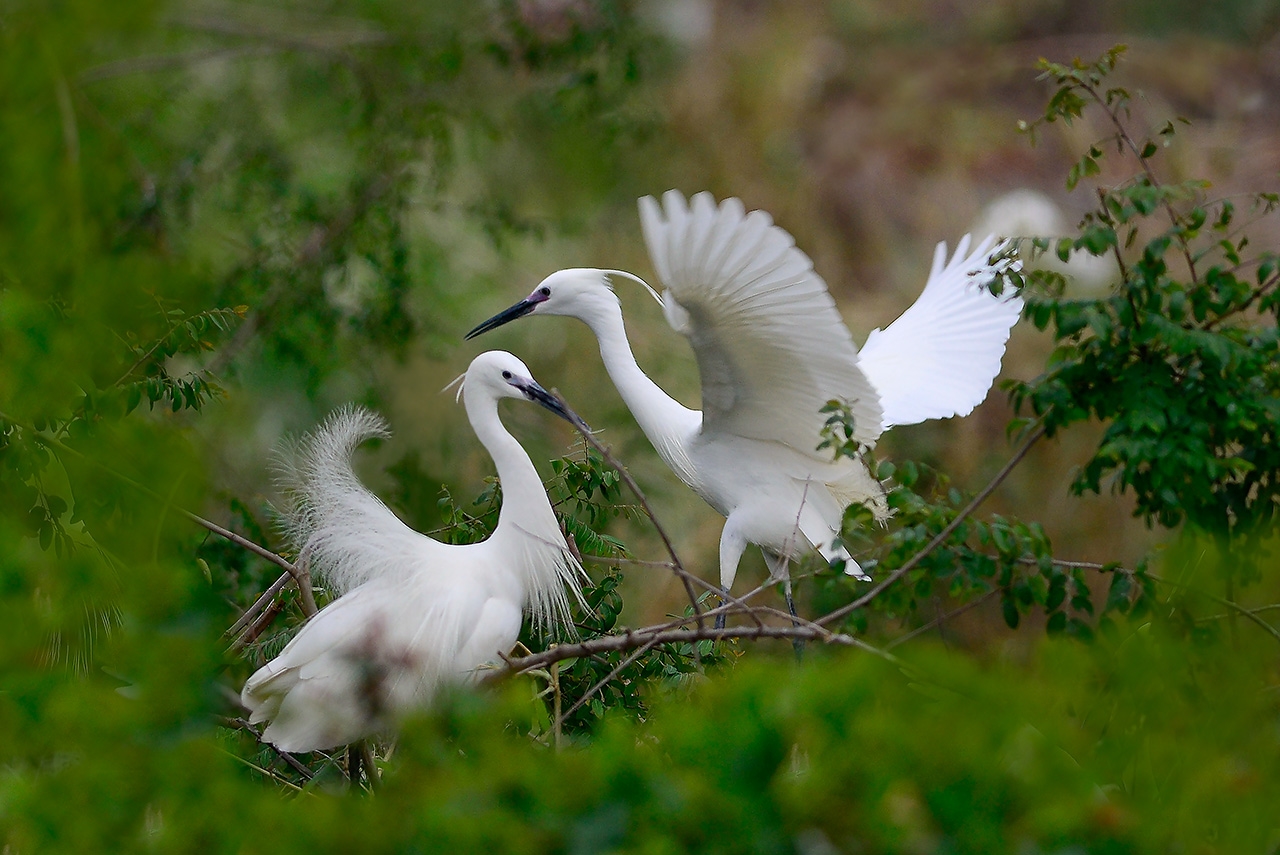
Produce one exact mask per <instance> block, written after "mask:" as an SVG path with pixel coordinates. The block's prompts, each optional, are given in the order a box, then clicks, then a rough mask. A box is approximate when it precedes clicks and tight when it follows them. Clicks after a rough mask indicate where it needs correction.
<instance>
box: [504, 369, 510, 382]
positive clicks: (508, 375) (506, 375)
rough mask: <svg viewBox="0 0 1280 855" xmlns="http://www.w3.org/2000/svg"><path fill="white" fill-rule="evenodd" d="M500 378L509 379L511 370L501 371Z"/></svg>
mask: <svg viewBox="0 0 1280 855" xmlns="http://www.w3.org/2000/svg"><path fill="white" fill-rule="evenodd" d="M502 379H503V380H510V379H511V372H510V371H503V372H502Z"/></svg>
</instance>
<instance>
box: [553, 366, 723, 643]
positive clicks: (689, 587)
mask: <svg viewBox="0 0 1280 855" xmlns="http://www.w3.org/2000/svg"><path fill="white" fill-rule="evenodd" d="M551 394H552V396H554V397H555V399H556V400H557V401H559V402H560V404H561V405H562V406H563V407H565V408H566V409H568V408H569V405H568V403H566V402H565V400H564V398H562V397H560V393H559V392H558V391H556V390H554V389H553V390H552V391H551ZM581 427H586V426H585V425H582V426H581ZM578 433H579V434H581V436H582V439H583V441H584V442H586V443H587V445H590V446H591V447H592V448H594V449H595V450H596V453H597V454H599V455H600V456H601V457H602V458H603V459H604V461H605V462H606V463H608V464H609V465H610V466H611V467H613V469H614V471H616V472H617V473H618V476H619V477H620V478H622V481H623V483H624V484H626V485H627V489H629V490H630V491H631V492H632V494H633V495H634V496H635V497H636V500H637V501H639V502H640V507H641V508H643V509H644V513H645V516H647V517H648V518H649V522H651V523H653V528H654V531H656V532H657V533H658V537H660V538H661V539H662V545H663V546H665V547H666V549H667V554H668V555H669V556H671V565H672V567H671V569H672V571H673V572H674V573H675V574H676V576H677V577H678V578H679V579H680V581H681V583H683V584H684V591H685V594H686V595H687V596H688V597H689V605H690V606H692V608H693V612H694V614H695V615H697V620H698V626H699V627H701V626H702V624H703V619H702V609H701V607H700V606H699V605H698V595H697V594H695V593H694V591H693V584H692V583H691V582H690V578H696V577H692V574H690V573H689V572H688V571H687V570H685V569H684V564H683V563H682V562H681V561H680V556H679V555H677V554H676V548H675V546H673V545H672V543H671V538H670V537H668V536H667V530H666V529H665V528H663V527H662V523H660V522H658V517H657V515H656V514H654V512H653V507H652V506H651V505H650V504H649V500H648V499H647V498H645V495H644V491H643V490H641V489H640V485H639V484H637V483H636V482H635V479H634V478H632V477H631V473H630V472H628V471H627V469H626V467H625V466H623V465H622V464H621V463H620V462H619V461H618V459H617V458H616V457H614V456H613V454H612V453H611V452H610V451H609V449H607V448H605V447H604V446H603V445H602V444H601V443H600V441H599V440H598V439H596V438H595V437H594V436H593V435H592V434H591V431H590V430H579V431H578Z"/></svg>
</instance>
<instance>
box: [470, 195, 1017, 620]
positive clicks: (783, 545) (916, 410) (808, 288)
mask: <svg viewBox="0 0 1280 855" xmlns="http://www.w3.org/2000/svg"><path fill="white" fill-rule="evenodd" d="M640 223H641V227H642V229H643V231H644V237H645V243H646V244H647V246H648V249H649V257H650V259H651V261H652V262H653V267H654V269H655V270H656V271H657V273H658V276H659V277H660V279H661V280H662V283H663V284H664V285H665V286H666V293H665V294H664V295H663V296H662V297H661V298H658V295H657V294H656V292H653V290H652V289H650V293H652V294H653V296H654V297H655V298H657V299H658V302H659V303H661V304H662V308H663V313H664V315H665V316H666V318H667V321H668V322H669V323H670V324H671V326H672V327H674V328H675V329H676V330H677V331H678V332H681V333H683V334H684V335H685V336H686V337H687V338H688V339H689V343H690V344H691V345H692V346H693V350H694V355H695V356H696V357H697V361H698V373H699V374H700V375H701V379H702V406H703V409H702V411H701V412H699V411H697V410H691V409H689V408H688V407H685V406H684V405H682V404H681V403H679V402H678V401H676V400H675V399H673V398H672V397H670V396H669V395H667V394H666V393H665V392H663V391H662V389H660V388H659V387H658V386H657V385H656V384H655V383H654V382H653V381H652V380H650V379H649V378H648V377H647V376H645V374H644V372H643V371H641V370H640V367H639V366H638V365H637V364H636V360H635V357H634V356H633V355H632V353H631V346H630V344H629V343H628V342H627V334H626V330H625V328H624V326H623V321H622V309H621V306H620V304H619V301H618V298H617V296H616V295H615V294H614V292H613V289H612V288H611V287H610V284H609V276H610V275H620V276H625V277H628V278H631V279H637V277H635V276H633V275H632V274H629V273H624V272H622V271H617V270H596V269H590V268H574V269H569V270H561V271H558V272H556V273H553V274H551V275H550V276H548V277H547V278H546V279H544V280H543V281H542V283H541V284H540V285H539V286H538V287H537V288H536V289H535V290H534V291H533V293H532V294H530V295H529V296H528V297H527V298H525V299H524V300H522V301H520V302H519V303H516V304H515V305H514V306H512V307H511V308H509V309H507V310H506V311H504V312H501V313H499V314H497V315H495V316H494V317H492V318H490V319H489V320H487V321H485V322H484V323H482V324H480V325H479V326H477V327H475V328H474V329H473V330H471V332H470V333H468V334H467V338H471V337H473V336H476V335H480V334H481V333H484V332H486V331H488V330H491V329H493V328H495V327H498V326H501V325H502V324H505V323H507V322H509V321H512V320H515V319H516V318H520V317H524V316H525V315H531V314H538V315H568V316H570V317H574V318H578V319H579V320H581V321H583V322H584V323H586V324H587V326H589V327H590V328H591V330H592V332H594V333H595V335H596V339H597V340H598V342H599V345H600V355H601V356H602V357H603V359H604V364H605V369H606V370H607V371H608V372H609V376H610V377H611V378H612V379H613V382H614V385H615V386H617V387H618V391H619V392H620V393H621V395H622V398H623V400H624V401H625V402H626V404H627V406H628V407H629V408H630V410H631V412H632V414H633V415H634V416H635V418H636V421H637V422H638V423H639V424H640V428H641V430H643V431H644V433H645V435H646V436H647V437H648V438H649V441H650V442H651V443H653V447H654V448H655V449H656V450H657V452H658V454H659V455H660V456H661V457H662V459H663V460H664V461H666V463H667V465H668V466H670V467H671V469H672V470H673V471H674V472H675V473H676V475H677V476H679V477H680V479H681V480H682V481H684V482H685V483H686V484H688V485H689V486H690V487H692V488H693V490H694V492H696V493H697V494H698V495H699V496H701V497H702V498H703V499H705V500H706V501H707V503H708V504H710V505H711V506H712V507H713V508H715V509H716V510H717V511H719V512H720V513H721V514H723V515H724V516H725V517H726V521H725V526H724V530H723V532H722V534H721V537H720V584H721V586H722V587H723V588H724V589H725V590H726V591H728V590H729V588H730V587H731V586H732V585H733V580H734V577H735V575H736V574H737V569H738V562H739V560H740V559H741V557H742V553H743V551H744V550H745V549H746V546H747V544H748V543H755V544H757V545H759V546H760V547H761V549H762V550H763V551H764V557H765V561H766V563H767V564H768V566H769V570H770V573H771V575H772V577H773V578H774V579H780V580H783V582H784V586H783V587H784V591H785V593H786V595H787V601H788V606H789V607H791V609H792V613H793V614H794V613H795V608H794V604H793V603H792V601H791V592H790V580H789V576H788V572H787V567H788V564H789V562H790V561H791V560H792V559H793V558H794V557H795V556H796V555H797V553H798V551H799V548H800V546H801V545H802V544H801V541H808V543H810V544H812V545H813V546H815V547H817V548H818V549H819V550H820V551H821V552H822V554H823V556H824V557H825V558H827V559H828V560H829V561H830V560H835V559H844V561H845V562H846V563H845V567H846V571H847V572H849V573H850V574H852V575H858V576H860V577H861V578H864V579H865V578H869V577H867V576H866V575H865V574H863V573H862V572H861V568H860V567H858V565H857V563H856V562H855V561H853V559H852V558H851V556H849V554H848V552H847V551H846V550H845V548H844V546H843V544H841V543H840V542H839V540H838V538H837V535H838V534H839V532H840V524H841V517H842V515H843V511H844V508H845V507H846V506H847V505H848V504H850V503H851V502H855V501H857V502H865V503H867V504H868V505H870V507H871V508H872V509H873V511H874V512H875V514H876V516H877V518H879V519H882V520H883V519H884V518H886V517H887V515H888V510H887V508H886V506H885V501H884V490H883V488H882V487H881V485H880V484H879V483H878V482H877V481H876V480H875V479H874V478H872V477H871V475H870V473H869V472H868V471H867V468H866V465H865V464H864V463H862V461H853V460H849V459H847V458H840V459H838V460H832V459H831V454H830V453H829V452H825V451H818V450H817V448H818V445H819V443H820V442H821V428H822V426H823V424H824V421H825V416H824V415H823V414H821V413H820V412H819V410H820V409H821V408H822V407H823V406H824V405H825V404H826V403H827V402H828V401H829V400H831V399H839V400H842V401H844V402H846V403H848V404H849V405H850V407H851V409H852V412H853V415H854V418H855V426H856V434H855V436H856V439H858V440H859V441H861V442H863V443H866V444H867V445H872V444H873V443H874V442H875V441H876V439H877V438H878V437H879V436H880V434H881V433H882V432H883V431H884V430H886V429H887V428H889V427H891V426H893V425H907V424H914V423H916V422H921V421H924V420H926V419H938V418H947V417H949V416H954V415H966V414H968V413H969V412H970V411H972V410H973V408H974V407H976V406H977V405H978V404H979V403H981V402H982V400H983V399H984V398H985V397H986V395H987V390H988V389H989V388H990V387H991V382H992V380H993V379H994V378H995V376H996V374H997V373H999V371H1000V359H1001V357H1002V356H1003V354H1004V348H1005V343H1006V342H1007V341H1008V338H1009V330H1010V329H1011V328H1012V326H1013V324H1014V323H1015V322H1016V321H1017V319H1018V316H1019V314H1020V313H1021V310H1022V302H1021V300H1020V299H1018V298H1017V297H1016V296H1004V297H996V296H993V295H992V294H991V293H989V292H988V291H985V290H983V289H982V288H981V287H980V286H982V285H986V284H987V283H989V282H990V281H991V280H992V279H994V278H995V277H996V275H997V274H998V273H999V272H1000V271H1001V270H1003V269H1004V268H1005V267H1007V266H1009V265H1010V264H1016V262H1015V261H1012V260H1011V259H1008V258H1003V259H999V258H997V259H996V260H995V261H994V262H993V261H992V260H991V259H992V256H994V255H997V254H999V253H1001V252H1003V251H1004V249H1005V246H1004V245H1003V244H1002V245H999V246H997V245H996V241H995V239H994V238H988V239H987V240H984V241H983V242H982V243H981V244H979V245H978V246H977V247H975V248H974V249H973V250H972V252H970V251H969V238H968V236H965V237H964V238H962V239H961V240H960V244H959V245H958V246H957V247H956V253H955V255H954V256H953V257H952V258H951V260H950V261H949V262H948V261H947V253H946V245H945V244H938V247H937V250H936V252H935V253H934V259H933V269H932V270H931V271H930V273H929V279H928V282H926V283H925V287H924V292H923V293H922V294H921V295H920V297H919V299H917V300H916V302H915V303H914V304H913V305H912V306H911V307H910V308H908V309H907V310H906V311H905V312H904V313H903V314H902V316H901V317H899V318H898V319H897V320H896V321H894V322H893V323H892V324H890V325H889V326H888V327H887V328H886V329H884V330H883V331H881V330H878V329H877V330H874V331H873V332H872V333H871V334H870V335H869V336H868V337H867V341H866V344H865V345H864V346H863V348H862V351H861V353H859V351H858V349H857V348H856V347H855V346H854V344H853V339H852V337H851V336H850V335H849V330H848V329H847V328H846V327H845V325H844V322H843V321H842V320H841V318H840V314H839V312H838V311H837V309H836V305H835V302H834V301H833V300H832V299H831V295H830V294H829V293H828V292H827V286H826V283H824V282H823V281H822V278H821V277H819V276H818V274H817V273H815V272H814V270H813V262H811V261H810V260H809V257H808V256H806V255H805V254H804V253H803V252H801V251H800V250H799V249H797V248H796V246H795V241H794V239H793V238H792V237H791V235H789V234H788V233H787V232H785V231H784V230H783V229H781V228H779V227H778V226H776V225H774V224H773V220H772V218H770V216H769V215H768V214H766V213H764V212H763V211H752V212H751V213H749V214H748V213H745V212H744V209H743V206H742V202H740V201H739V200H738V199H727V200H725V201H724V202H723V203H721V205H720V206H719V207H717V206H716V204H715V201H714V199H713V198H712V197H711V195H710V194H708V193H699V194H697V195H696V196H694V197H693V198H692V200H690V203H688V204H686V202H685V199H684V197H683V196H682V195H681V194H680V193H678V192H676V191H674V190H671V191H668V192H667V193H666V194H665V195H664V196H663V208H662V209H660V208H659V206H658V203H657V202H656V201H655V200H654V199H653V198H652V197H649V196H646V197H645V198H643V199H641V200H640ZM641 281H642V280H641ZM642 284H643V283H642ZM646 287H648V286H646Z"/></svg>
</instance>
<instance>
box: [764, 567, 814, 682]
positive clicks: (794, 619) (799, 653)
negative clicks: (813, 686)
mask: <svg viewBox="0 0 1280 855" xmlns="http://www.w3.org/2000/svg"><path fill="white" fill-rule="evenodd" d="M764 562H765V564H767V565H769V575H770V576H771V577H772V578H774V579H781V580H782V595H783V596H784V597H785V598H786V600H787V611H788V612H790V613H791V625H792V626H797V627H798V626H800V615H798V614H797V613H796V601H795V598H794V597H793V596H792V595H791V570H790V564H791V562H790V560H789V559H788V558H787V557H786V556H783V555H777V554H774V553H770V552H766V553H765V554H764ZM791 647H792V648H793V649H794V650H795V652H796V661H797V662H799V661H800V660H802V659H803V658H804V639H800V638H793V639H791Z"/></svg>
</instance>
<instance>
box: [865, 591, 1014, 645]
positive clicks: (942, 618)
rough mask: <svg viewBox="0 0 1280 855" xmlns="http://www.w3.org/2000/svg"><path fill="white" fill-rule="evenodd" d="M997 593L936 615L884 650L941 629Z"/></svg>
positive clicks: (988, 592)
mask: <svg viewBox="0 0 1280 855" xmlns="http://www.w3.org/2000/svg"><path fill="white" fill-rule="evenodd" d="M998 593H1000V589H999V588H992V589H991V590H990V591H987V592H986V593H985V594H983V595H982V596H981V597H978V598H977V599H976V600H970V601H969V602H967V603H965V604H964V605H963V606H960V607H959V608H957V609H953V610H952V611H949V612H947V613H946V614H942V615H938V617H936V618H934V619H933V620H931V621H929V622H928V623H926V624H924V625H923V626H918V627H916V628H915V629H913V630H911V631H910V632H908V633H907V634H906V635H900V636H898V637H897V638H895V639H893V641H890V642H889V643H888V644H886V645H885V649H886V650H892V649H893V648H895V647H897V646H898V645H899V644H906V643H907V642H908V641H910V640H911V639H913V638H915V637H916V636H919V635H923V634H925V633H926V632H928V631H929V630H931V629H933V628H934V627H935V626H936V627H938V628H939V629H941V628H942V625H943V624H944V623H946V622H947V621H949V620H951V618H953V617H956V616H957V615H962V614H964V613H965V612H967V611H969V610H970V609H973V608H977V607H978V606H980V605H982V604H983V603H985V602H986V601H987V600H989V599H991V598H992V597H994V596H995V595H996V594H998Z"/></svg>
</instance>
